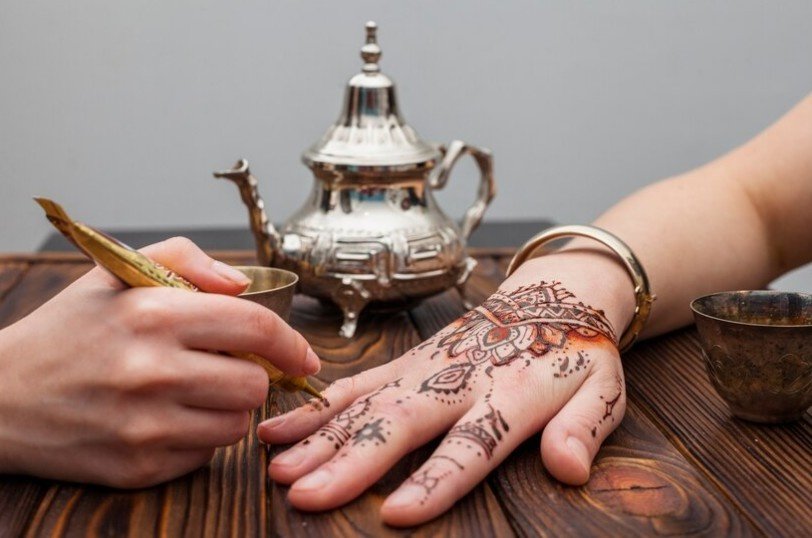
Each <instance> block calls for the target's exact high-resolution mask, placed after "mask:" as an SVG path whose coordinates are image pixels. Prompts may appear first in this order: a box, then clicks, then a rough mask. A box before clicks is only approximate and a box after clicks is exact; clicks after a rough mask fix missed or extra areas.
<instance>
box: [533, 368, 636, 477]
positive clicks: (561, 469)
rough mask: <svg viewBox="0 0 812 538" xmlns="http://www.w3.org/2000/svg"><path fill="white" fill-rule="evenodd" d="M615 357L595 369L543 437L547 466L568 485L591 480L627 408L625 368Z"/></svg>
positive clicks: (548, 426) (554, 419)
mask: <svg viewBox="0 0 812 538" xmlns="http://www.w3.org/2000/svg"><path fill="white" fill-rule="evenodd" d="M612 359H614V360H613V361H612V365H609V364H606V365H605V366H603V367H601V368H596V369H595V370H593V371H592V373H591V374H590V375H589V377H587V378H586V380H585V381H584V383H583V384H582V385H581V387H580V388H579V389H578V392H576V393H575V395H574V396H573V397H572V398H571V399H570V401H569V402H567V404H566V405H565V406H564V407H563V408H561V410H560V411H559V412H558V414H557V415H556V416H555V417H553V419H552V420H551V421H550V422H549V423H548V424H547V426H546V427H545V428H544V433H543V434H542V436H541V458H542V460H543V461H544V466H545V467H546V468H547V470H548V471H549V472H550V474H552V475H553V476H554V477H556V478H557V479H558V480H560V481H562V482H564V483H566V484H571V485H581V484H584V483H586V481H587V480H589V472H590V467H591V465H592V460H593V459H594V458H595V454H597V453H598V449H599V448H600V447H601V444H602V443H603V441H604V439H606V437H607V436H608V435H609V434H610V433H612V431H614V429H615V428H616V427H617V426H618V425H619V424H620V420H621V419H622V418H623V414H624V413H625V411H626V388H625V385H624V382H623V370H622V367H621V366H620V359H619V358H618V357H613V358H612Z"/></svg>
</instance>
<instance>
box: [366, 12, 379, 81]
mask: <svg viewBox="0 0 812 538" xmlns="http://www.w3.org/2000/svg"><path fill="white" fill-rule="evenodd" d="M366 30H367V42H366V44H365V45H364V46H363V47H361V58H362V59H363V60H364V68H363V69H364V73H377V72H378V71H380V67H378V60H380V58H381V47H380V46H379V45H378V35H377V34H378V25H377V24H375V22H374V21H369V22H368V23H367V24H366Z"/></svg>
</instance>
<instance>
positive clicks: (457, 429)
mask: <svg viewBox="0 0 812 538" xmlns="http://www.w3.org/2000/svg"><path fill="white" fill-rule="evenodd" d="M488 409H489V411H488V412H487V413H486V414H485V415H484V416H482V417H479V418H478V419H476V420H471V421H468V422H463V423H462V424H458V425H456V426H454V427H453V428H451V430H450V431H449V432H448V435H446V438H445V441H444V442H445V443H448V444H455V443H456V444H457V445H463V444H465V447H466V448H471V449H473V448H474V445H476V447H478V449H477V453H476V455H477V456H482V455H483V454H484V455H485V459H487V460H489V459H491V457H493V452H494V450H495V449H496V446H497V445H498V444H499V442H500V441H501V440H502V438H503V436H504V434H505V433H507V432H508V431H510V426H509V425H508V423H507V421H506V420H505V419H504V418H503V417H502V412H501V411H498V410H496V409H494V408H493V406H492V405H491V404H490V403H489V404H488Z"/></svg>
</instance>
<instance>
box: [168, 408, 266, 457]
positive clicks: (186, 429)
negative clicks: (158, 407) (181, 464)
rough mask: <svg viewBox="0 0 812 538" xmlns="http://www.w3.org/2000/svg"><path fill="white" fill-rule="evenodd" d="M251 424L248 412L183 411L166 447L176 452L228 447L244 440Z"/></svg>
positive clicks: (187, 409) (194, 409) (189, 409)
mask: <svg viewBox="0 0 812 538" xmlns="http://www.w3.org/2000/svg"><path fill="white" fill-rule="evenodd" d="M250 423H251V416H250V413H248V412H247V411H217V410H214V409H196V408H185V409H184V410H183V413H182V414H180V415H179V416H178V420H176V421H175V422H174V424H176V425H177V426H176V427H175V428H173V430H172V432H171V434H170V435H171V438H170V439H168V440H167V443H166V444H167V446H170V447H172V448H175V449H198V448H214V447H219V446H229V445H233V444H234V443H236V442H238V441H240V440H241V439H243V438H244V437H245V436H246V434H247V433H248V428H249V426H250Z"/></svg>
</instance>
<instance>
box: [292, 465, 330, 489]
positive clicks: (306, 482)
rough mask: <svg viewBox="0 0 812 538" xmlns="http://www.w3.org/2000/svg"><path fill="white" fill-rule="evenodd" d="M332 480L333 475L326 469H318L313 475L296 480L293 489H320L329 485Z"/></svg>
mask: <svg viewBox="0 0 812 538" xmlns="http://www.w3.org/2000/svg"><path fill="white" fill-rule="evenodd" d="M332 479H333V473H331V472H330V471H328V470H327V469H319V470H318V471H316V472H315V473H311V474H309V475H307V476H305V477H304V478H302V479H300V480H297V481H296V482H295V483H294V484H293V487H294V488H296V489H298V490H305V489H320V488H323V487H324V486H326V485H327V484H329V483H330V481H331V480H332Z"/></svg>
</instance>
